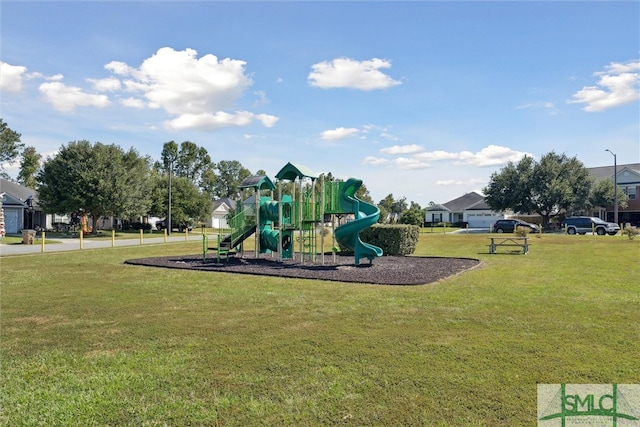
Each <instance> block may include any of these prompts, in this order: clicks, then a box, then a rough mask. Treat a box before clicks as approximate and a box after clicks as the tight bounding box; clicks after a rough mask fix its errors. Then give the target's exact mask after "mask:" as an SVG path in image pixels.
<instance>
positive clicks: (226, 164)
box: [213, 160, 251, 198]
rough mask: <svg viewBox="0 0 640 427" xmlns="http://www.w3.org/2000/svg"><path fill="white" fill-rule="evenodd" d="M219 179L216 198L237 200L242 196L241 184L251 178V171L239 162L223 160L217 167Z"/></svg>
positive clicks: (215, 192)
mask: <svg viewBox="0 0 640 427" xmlns="http://www.w3.org/2000/svg"><path fill="white" fill-rule="evenodd" d="M216 169H217V171H218V173H217V179H216V182H215V184H214V186H213V187H214V191H213V195H214V196H215V197H219V198H222V197H231V198H236V197H238V195H239V194H240V188H239V187H240V183H241V182H242V181H244V179H245V178H247V177H250V176H251V171H249V169H247V168H245V167H244V166H242V164H241V163H240V162H239V161H237V160H221V161H220V162H218V164H217V165H216Z"/></svg>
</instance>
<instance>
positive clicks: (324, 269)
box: [125, 253, 480, 285]
mask: <svg viewBox="0 0 640 427" xmlns="http://www.w3.org/2000/svg"><path fill="white" fill-rule="evenodd" d="M296 256H298V254H296ZM321 262H322V260H321V257H320V256H318V259H317V260H316V262H311V261H310V260H305V261H304V262H300V261H299V260H285V261H283V262H278V260H277V258H276V257H273V258H272V257H271V256H265V255H262V256H260V257H258V258H255V256H254V254H253V253H244V254H243V256H242V257H237V256H236V257H230V258H229V259H228V260H221V262H220V263H218V262H217V259H216V258H211V257H208V258H207V259H206V262H204V263H203V262H202V256H201V255H185V256H169V257H156V258H141V259H131V260H127V261H125V263H126V264H132V265H142V266H148V267H164V268H180V269H187V270H196V271H215V272H224V273H236V274H253V275H259V276H277V277H289V278H301V279H318V280H331V281H338V282H350V283H372V284H381V285H423V284H427V283H433V282H437V281H438V280H442V279H445V278H447V277H450V276H452V275H455V274H459V273H462V272H464V271H467V270H469V269H472V268H475V267H477V266H478V265H479V264H480V261H479V260H477V259H471V258H439V257H414V256H383V257H380V258H376V259H374V260H373V263H371V264H369V261H368V260H367V259H366V258H364V259H362V260H361V261H360V264H359V265H357V266H356V265H355V262H354V257H353V255H351V256H347V255H342V256H340V255H336V256H335V260H334V257H333V255H325V258H324V264H322V263H321Z"/></svg>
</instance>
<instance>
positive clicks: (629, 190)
mask: <svg viewBox="0 0 640 427" xmlns="http://www.w3.org/2000/svg"><path fill="white" fill-rule="evenodd" d="M624 192H625V193H626V194H627V197H628V198H629V200H635V199H636V187H625V188H624Z"/></svg>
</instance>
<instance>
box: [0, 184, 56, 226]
mask: <svg viewBox="0 0 640 427" xmlns="http://www.w3.org/2000/svg"><path fill="white" fill-rule="evenodd" d="M0 195H1V196H2V197H1V202H0V210H1V211H2V212H1V213H0V217H2V223H1V225H0V235H4V234H17V233H19V232H20V231H21V230H23V229H33V228H36V227H44V226H45V225H46V224H45V223H46V215H45V214H44V213H43V212H42V209H41V208H40V205H39V204H38V193H37V192H36V190H34V189H32V188H28V187H25V186H24V185H20V184H17V183H15V182H12V181H9V180H6V179H3V178H0ZM2 228H4V230H2ZM2 231H4V232H2Z"/></svg>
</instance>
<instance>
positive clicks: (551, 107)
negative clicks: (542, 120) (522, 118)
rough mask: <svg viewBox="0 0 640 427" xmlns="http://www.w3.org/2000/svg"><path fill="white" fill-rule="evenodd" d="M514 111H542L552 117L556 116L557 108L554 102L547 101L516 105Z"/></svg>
mask: <svg viewBox="0 0 640 427" xmlns="http://www.w3.org/2000/svg"><path fill="white" fill-rule="evenodd" d="M516 109H517V110H527V109H543V110H545V111H546V112H547V113H549V114H550V115H552V116H555V115H556V114H558V108H557V107H556V104H555V103H554V102H548V101H547V102H545V101H540V102H530V103H527V104H522V105H518V106H517V107H516Z"/></svg>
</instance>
